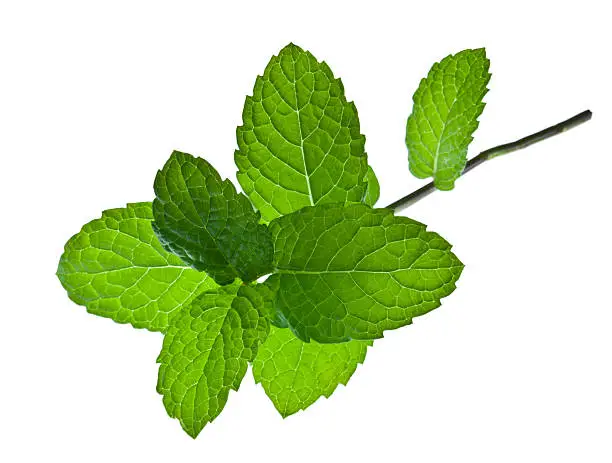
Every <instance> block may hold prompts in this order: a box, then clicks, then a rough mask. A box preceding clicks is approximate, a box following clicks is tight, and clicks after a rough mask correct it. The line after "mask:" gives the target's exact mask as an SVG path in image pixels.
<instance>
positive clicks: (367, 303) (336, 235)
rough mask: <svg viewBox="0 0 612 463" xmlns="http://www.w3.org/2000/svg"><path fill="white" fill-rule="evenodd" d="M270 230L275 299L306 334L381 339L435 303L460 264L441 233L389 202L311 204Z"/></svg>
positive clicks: (325, 338) (317, 337)
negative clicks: (381, 205)
mask: <svg viewBox="0 0 612 463" xmlns="http://www.w3.org/2000/svg"><path fill="white" fill-rule="evenodd" d="M270 229H271V231H272V233H273V236H274V240H275V241H274V248H275V253H274V263H275V266H276V276H275V278H277V279H278V282H277V287H278V290H277V293H276V298H275V304H276V307H277V308H278V310H280V311H281V312H282V313H283V314H284V316H285V318H286V319H287V321H288V323H289V325H290V326H291V327H292V328H293V330H294V331H295V332H296V334H297V335H298V336H299V337H300V338H301V339H303V340H304V341H309V340H310V339H311V338H312V339H314V340H316V341H318V342H324V343H327V342H341V341H347V340H350V339H375V338H379V337H381V336H382V335H383V331H384V330H388V329H394V328H398V327H400V326H403V325H407V324H409V323H411V322H412V318H413V317H416V316H418V315H422V314H424V313H427V312H429V311H430V310H432V309H435V308H436V307H438V306H439V305H440V299H441V298H443V297H445V296H448V295H449V294H450V293H451V292H452V291H453V290H454V289H455V282H456V281H457V279H458V278H459V275H460V274H461V271H462V269H463V265H462V264H461V262H460V261H459V259H458V258H457V257H456V256H455V255H454V254H453V253H452V252H451V251H450V248H451V246H450V244H448V243H447V242H446V241H445V240H444V239H442V238H441V237H440V236H439V235H437V234H436V233H432V232H428V231H426V229H425V225H423V224H421V223H418V222H415V221H413V220H411V219H408V218H406V217H396V216H394V215H393V213H392V212H391V211H390V210H388V209H371V208H369V207H368V206H365V205H349V206H346V207H345V206H343V205H338V204H327V205H323V206H314V207H307V208H303V209H301V210H300V211H298V212H294V213H293V214H290V215H286V216H283V217H281V218H279V219H276V220H274V221H273V222H272V223H271V224H270Z"/></svg>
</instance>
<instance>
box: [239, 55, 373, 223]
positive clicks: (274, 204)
mask: <svg viewBox="0 0 612 463" xmlns="http://www.w3.org/2000/svg"><path fill="white" fill-rule="evenodd" d="M242 120H243V125H242V126H241V127H238V129H237V130H236V138H237V140H238V147H239V149H238V151H236V154H235V157H234V159H235V161H236V165H237V166H238V174H237V176H238V181H239V182H240V185H242V188H243V190H244V191H245V192H246V193H247V194H248V195H249V197H250V198H251V200H252V201H253V204H255V206H256V207H257V208H258V209H259V210H260V211H261V215H262V217H263V219H264V220H265V221H266V222H269V221H270V220H272V219H274V218H276V217H279V216H281V215H284V214H289V213H290V212H293V211H297V210H298V209H300V208H302V207H304V206H312V205H315V204H325V203H333V202H342V203H344V202H354V203H356V202H360V201H361V200H362V198H363V195H364V192H365V189H366V184H365V182H364V176H365V175H366V171H367V157H366V153H365V148H364V146H365V137H364V136H363V135H361V134H360V129H359V119H358V116H357V109H356V108H355V105H354V104H353V103H350V102H347V101H346V97H345V96H344V87H343V85H342V82H340V80H339V79H336V78H335V77H334V75H333V73H332V71H331V69H330V68H329V66H328V65H327V64H326V63H324V62H321V63H320V62H318V61H317V59H316V58H315V57H314V56H313V55H312V54H310V53H309V52H307V51H304V50H302V49H301V48H300V47H298V46H296V45H293V44H290V45H288V46H286V47H285V48H283V49H282V50H281V51H280V53H279V54H278V56H273V57H272V59H271V60H270V62H269V64H268V65H267V67H266V69H265V71H264V73H263V76H260V77H257V80H256V81H255V87H254V89H253V96H252V97H247V99H246V102H245V104H244V110H243V113H242Z"/></svg>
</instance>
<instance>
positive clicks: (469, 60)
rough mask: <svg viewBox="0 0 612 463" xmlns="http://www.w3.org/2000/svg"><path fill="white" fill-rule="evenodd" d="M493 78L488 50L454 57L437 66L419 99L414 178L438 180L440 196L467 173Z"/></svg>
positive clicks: (410, 139)
mask: <svg viewBox="0 0 612 463" xmlns="http://www.w3.org/2000/svg"><path fill="white" fill-rule="evenodd" d="M490 78H491V74H489V60H488V59H487V57H486V54H485V49H484V48H480V49H477V50H464V51H462V52H459V53H457V54H456V55H449V56H447V57H446V58H444V59H443V60H442V61H440V62H439V63H436V64H434V65H433V66H432V68H431V70H430V71H429V74H428V75H427V77H426V78H425V79H423V80H421V83H420V85H419V88H418V89H417V91H416V92H415V94H414V97H413V100H414V107H413V109H412V114H411V115H410V117H409V118H408V123H407V126H406V146H407V147H408V153H409V155H408V160H409V165H410V171H411V172H412V174H413V175H415V176H416V177H418V178H427V177H433V179H434V184H435V186H436V188H438V189H440V190H452V189H453V187H454V185H455V180H456V179H457V178H458V177H459V176H460V175H461V173H462V172H463V169H464V167H465V163H466V160H467V149H468V145H469V144H470V142H471V141H472V134H473V133H474V131H475V130H476V129H477V128H478V116H480V114H481V113H482V111H483V109H484V106H485V104H484V103H483V102H482V99H483V98H484V96H485V94H486V93H487V91H488V90H487V83H488V82H489V79H490Z"/></svg>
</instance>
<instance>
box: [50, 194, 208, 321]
mask: <svg viewBox="0 0 612 463" xmlns="http://www.w3.org/2000/svg"><path fill="white" fill-rule="evenodd" d="M152 220H153V214H152V212H151V203H136V204H128V205H127V207H125V208H122V209H111V210H108V211H104V212H103V213H102V217H101V218H99V219H96V220H93V221H91V222H89V223H88V224H86V225H84V226H83V228H82V229H81V231H80V232H79V233H77V234H76V235H74V236H73V237H72V238H70V240H69V241H68V242H67V243H66V247H65V250H64V253H63V254H62V257H61V258H60V261H59V266H58V269H57V276H58V278H59V280H60V282H61V283H62V286H63V287H64V288H65V289H66V291H68V296H69V297H70V299H72V300H73V301H74V302H76V303H77V304H79V305H83V306H85V307H86V308H87V311H88V312H91V313H93V314H96V315H101V316H103V317H108V318H112V319H113V320H115V321H116V322H118V323H130V324H132V325H133V326H134V327H136V328H146V329H148V330H152V331H165V329H166V328H167V326H168V320H169V318H170V316H171V315H172V314H173V313H174V312H175V311H176V310H177V309H178V308H180V307H181V306H182V305H183V304H185V303H187V302H189V301H190V300H191V299H192V298H193V297H195V296H196V295H198V294H199V293H201V292H203V291H205V290H207V289H212V288H214V287H216V286H217V285H216V284H215V282H214V281H213V280H212V278H210V277H208V276H207V275H206V274H205V273H202V272H197V271H196V270H193V269H192V268H190V267H188V266H186V265H185V264H184V263H183V262H182V261H181V260H180V259H179V258H178V257H176V256H175V255H173V254H170V253H168V252H166V251H165V250H164V249H163V248H162V246H161V244H160V243H159V241H158V239H157V237H156V236H155V234H154V233H153V229H152V228H151V221H152Z"/></svg>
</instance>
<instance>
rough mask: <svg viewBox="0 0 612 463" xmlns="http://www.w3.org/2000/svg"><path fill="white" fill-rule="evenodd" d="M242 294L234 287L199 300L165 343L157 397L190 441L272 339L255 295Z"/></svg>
mask: <svg viewBox="0 0 612 463" xmlns="http://www.w3.org/2000/svg"><path fill="white" fill-rule="evenodd" d="M244 288H247V287H246V286H241V285H240V284H234V285H230V286H225V287H222V288H218V289H216V290H213V291H210V292H206V293H204V294H202V295H200V296H199V297H198V298H196V299H195V300H194V301H193V302H192V303H191V305H189V306H188V307H186V308H185V309H184V310H182V311H181V312H180V313H179V314H178V315H177V316H176V317H174V318H173V319H172V325H171V326H170V328H169V329H168V332H167V333H166V336H165V337H164V344H163V347H162V351H161V353H160V355H159V358H158V360H157V361H158V362H159V363H160V364H161V365H160V367H159V377H158V382H157V391H158V392H159V393H160V394H162V395H163V401H164V406H165V407H166V411H167V412H168V414H169V415H170V416H171V417H173V418H178V419H179V421H180V423H181V426H182V427H183V429H184V430H185V431H186V432H187V433H188V434H189V435H190V436H191V437H194V438H195V437H196V436H197V435H198V434H199V432H200V431H201V430H202V429H203V428H204V426H205V425H206V424H207V423H209V422H211V421H213V420H214V419H215V418H216V417H217V416H218V415H219V413H221V411H222V410H223V407H224V406H225V403H226V402H227V397H228V394H229V391H230V390H232V389H233V390H238V387H239V386H240V382H241V381H242V378H243V377H244V374H245V373H246V369H247V363H248V362H249V361H252V360H253V358H254V357H255V355H256V354H257V347H258V346H259V344H260V343H261V342H262V341H263V340H264V339H265V337H266V336H267V334H268V330H269V325H268V322H267V320H266V319H265V318H264V317H262V316H261V314H260V311H259V309H258V307H257V300H256V299H252V298H251V296H252V295H253V294H254V293H253V292H249V291H245V290H244Z"/></svg>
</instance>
